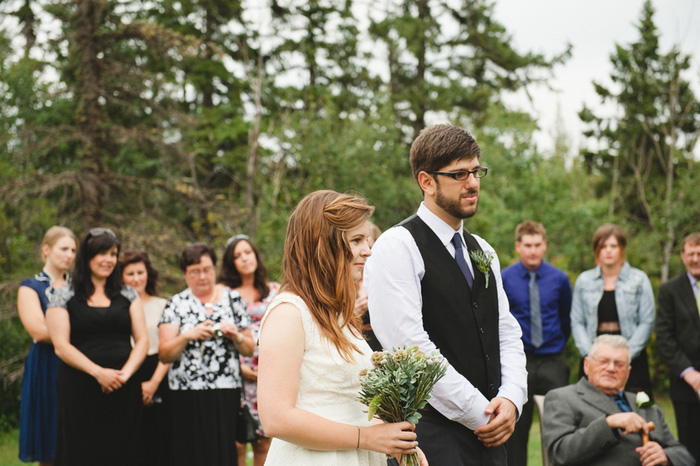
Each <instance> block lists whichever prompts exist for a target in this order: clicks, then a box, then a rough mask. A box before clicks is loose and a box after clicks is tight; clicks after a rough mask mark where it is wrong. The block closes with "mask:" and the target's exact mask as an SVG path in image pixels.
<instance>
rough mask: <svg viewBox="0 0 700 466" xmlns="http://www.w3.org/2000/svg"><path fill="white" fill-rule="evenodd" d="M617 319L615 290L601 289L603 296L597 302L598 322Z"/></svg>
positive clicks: (616, 320) (615, 320) (618, 319)
mask: <svg viewBox="0 0 700 466" xmlns="http://www.w3.org/2000/svg"><path fill="white" fill-rule="evenodd" d="M619 321H620V318H619V317H618V316H617V304H615V290H611V291H607V290H606V291H603V297H602V298H600V302H599V303H598V323H601V322H619Z"/></svg>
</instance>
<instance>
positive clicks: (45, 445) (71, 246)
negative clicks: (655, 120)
mask: <svg viewBox="0 0 700 466" xmlns="http://www.w3.org/2000/svg"><path fill="white" fill-rule="evenodd" d="M77 244H78V239H77V238H76V237H75V235H74V234H73V232H72V231H70V230H69V229H68V228H65V227H59V226H55V227H51V228H49V230H48V231H47V232H46V234H45V235H44V240H43V241H42V243H41V258H42V260H43V262H44V268H43V270H42V271H41V272H39V273H38V274H36V275H35V276H34V278H28V279H26V280H24V281H23V282H22V283H21V284H20V285H19V290H18V292H17V312H18V313H19V318H20V320H21V321H22V325H24V328H25V329H26V330H27V333H29V335H30V336H31V337H32V340H34V344H33V345H32V347H31V348H30V349H29V355H28V356H27V361H26V362H25V365H24V378H23V379H22V401H21V405H20V406H21V407H20V427H19V459H20V460H22V461H24V462H26V463H32V462H36V461H38V462H39V464H40V465H41V466H46V465H50V464H52V462H53V458H54V453H55V451H56V413H57V402H56V370H57V369H58V358H57V357H56V355H55V354H54V350H53V345H52V344H51V339H50V338H49V332H48V330H47V328H46V319H45V314H46V306H47V304H48V301H49V297H50V296H51V295H52V294H53V292H54V290H55V289H57V288H60V287H62V286H64V285H66V283H67V282H68V269H69V268H70V266H71V264H73V259H75V250H76V248H77Z"/></svg>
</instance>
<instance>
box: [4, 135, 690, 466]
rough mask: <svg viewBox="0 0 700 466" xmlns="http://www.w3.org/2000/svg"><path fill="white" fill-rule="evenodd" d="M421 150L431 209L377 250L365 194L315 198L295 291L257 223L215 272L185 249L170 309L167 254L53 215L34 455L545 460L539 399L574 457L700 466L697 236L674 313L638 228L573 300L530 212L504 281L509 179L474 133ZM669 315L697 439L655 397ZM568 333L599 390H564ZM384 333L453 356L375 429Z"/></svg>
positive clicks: (70, 461) (31, 387) (685, 254)
mask: <svg viewBox="0 0 700 466" xmlns="http://www.w3.org/2000/svg"><path fill="white" fill-rule="evenodd" d="M410 162H411V167H412V170H413V172H414V175H415V178H416V181H417V183H418V185H419V187H420V189H421V191H422V193H423V202H422V203H421V204H420V206H419V207H418V209H417V213H416V214H415V215H413V216H411V217H409V218H407V219H406V220H404V221H403V222H401V223H400V224H399V225H396V226H394V227H392V228H390V229H389V230H387V231H386V232H385V233H384V234H383V235H382V236H381V238H380V239H379V241H378V242H377V244H376V247H374V249H371V248H372V247H373V243H374V241H375V240H377V238H378V237H379V235H380V234H381V232H380V231H379V229H378V228H377V227H376V226H374V225H373V224H372V223H371V222H370V221H369V218H370V216H371V215H372V213H373V211H374V208H373V207H371V206H370V205H369V204H368V203H367V201H366V200H365V199H364V198H362V197H360V196H359V195H355V194H340V193H337V192H334V191H328V190H325V191H317V192H314V193H311V194H309V195H307V196H306V197H304V198H303V199H302V201H301V202H300V203H299V205H298V206H297V207H296V209H295V210H294V212H293V213H292V215H291V217H290V220H289V225H288V227H287V235H286V239H285V244H284V262H283V270H284V280H283V282H282V285H281V286H280V285H279V284H277V283H275V282H274V281H270V280H269V279H268V276H267V269H266V267H265V263H264V261H263V258H262V255H261V253H260V251H259V250H258V248H257V247H256V245H255V242H254V241H253V240H252V239H251V238H249V237H248V236H246V235H241V234H238V235H235V236H232V237H231V238H230V239H229V240H228V241H227V242H226V245H225V248H224V251H223V256H222V261H221V264H220V273H219V275H218V277H217V254H216V252H215V250H214V248H213V247H212V246H210V245H209V244H207V243H201V242H199V243H194V244H191V245H189V246H187V247H186V248H185V249H184V250H183V251H182V252H181V254H180V258H179V266H180V271H181V272H182V279H183V281H184V283H185V284H186V288H185V289H184V290H183V291H181V292H179V293H177V294H175V295H174V296H172V297H170V298H169V299H167V300H166V299H164V298H162V297H160V296H159V295H158V278H159V274H158V272H157V270H156V269H155V268H154V267H153V264H152V263H151V259H150V257H149V255H148V254H147V252H145V251H140V250H136V249H127V250H125V251H123V252H122V253H121V255H120V250H121V243H120V241H119V238H118V237H117V235H116V234H115V232H114V231H113V230H111V229H109V228H102V227H96V228H91V229H90V230H88V232H87V233H86V234H85V235H84V236H83V239H82V241H80V243H79V244H78V239H77V237H76V235H74V234H73V233H72V232H71V231H70V230H69V229H67V228H65V227H62V226H54V227H51V228H50V229H49V230H48V231H47V232H46V234H45V235H44V238H43V240H42V241H41V245H40V251H41V261H42V263H43V268H42V270H41V272H39V273H38V274H36V275H35V276H34V277H33V278H29V279H26V280H24V281H22V282H21V284H20V285H19V289H18V294H17V310H18V315H19V317H20V320H21V322H22V325H23V326H24V328H25V329H26V331H27V333H28V334H29V336H30V337H31V338H32V340H33V344H32V346H31V348H30V350H29V353H28V356H27V360H26V363H25V370H24V377H23V381H22V392H21V393H22V397H21V407H20V430H19V458H20V460H22V461H23V462H39V464H40V465H41V466H48V465H56V466H62V465H69V466H88V465H89V466H92V465H95V464H100V465H106V466H110V465H114V466H122V465H134V466H141V465H143V466H153V465H174V466H180V465H182V466H185V465H187V466H230V465H232V464H238V465H239V466H245V465H247V464H248V458H247V455H246V452H247V448H248V444H250V445H251V448H252V455H253V464H254V466H262V465H263V464H268V465H273V464H279V465H294V464H298V465H305V466H307V465H312V464H342V465H351V466H379V465H383V464H386V463H387V460H386V458H385V455H384V454H388V455H390V456H393V457H395V459H391V460H389V463H390V464H391V462H392V461H395V460H399V459H400V458H401V455H402V454H406V453H413V452H416V451H417V452H418V453H419V455H420V463H421V465H422V466H427V465H428V464H431V465H433V466H435V465H438V466H441V465H449V466H454V465H474V464H476V465H484V466H486V465H488V466H492V465H498V466H505V465H506V464H508V465H511V466H512V465H516V464H518V465H526V464H527V442H528V431H529V429H530V424H531V422H532V417H533V403H532V401H531V400H530V401H528V399H531V398H533V397H534V396H535V395H546V398H545V400H546V401H545V403H544V410H543V412H540V413H539V414H540V417H541V418H542V419H543V420H544V423H543V436H542V438H543V442H544V444H543V446H544V448H545V449H546V451H547V452H548V453H549V455H550V458H549V459H550V460H552V461H553V462H554V464H622V465H626V464H642V465H643V466H654V465H665V464H673V465H674V466H680V465H692V464H695V460H694V459H693V456H694V457H695V459H698V458H700V442H698V440H699V439H700V437H699V436H700V421H699V419H700V312H699V310H700V232H696V233H691V234H690V235H688V236H687V237H686V238H685V239H684V240H683V242H682V244H681V250H680V257H681V260H682V262H683V265H684V267H685V271H684V273H681V274H680V275H679V276H677V277H675V278H673V279H671V280H669V281H668V282H666V283H664V284H662V285H661V287H660V290H659V296H658V316H655V302H654V294H653V290H652V286H651V282H650V280H649V278H648V276H647V274H646V273H644V272H643V271H642V270H640V269H638V268H634V267H632V266H631V265H630V264H629V262H628V261H627V260H626V248H627V236H626V235H625V233H624V232H623V230H622V228H620V226H618V225H615V224H610V223H608V224H604V225H602V226H600V227H599V228H598V229H597V230H596V231H595V233H594V234H593V240H592V250H593V253H594V257H593V259H595V263H596V266H595V267H594V268H592V269H589V270H585V271H582V272H581V273H580V274H579V275H578V277H577V278H576V280H575V284H574V286H573V292H572V287H571V284H570V280H569V278H568V277H569V276H568V275H567V274H566V273H564V272H563V271H561V270H559V269H558V268H556V267H555V266H554V265H552V264H550V263H548V262H547V261H546V260H545V255H546V253H547V251H548V243H547V235H546V231H545V228H544V225H542V224H540V223H537V222H532V221H525V222H522V223H521V224H520V225H518V227H517V229H516V241H515V251H516V253H517V254H518V256H519V261H518V262H517V263H514V264H513V265H511V266H509V267H506V268H505V269H504V270H503V272H502V273H501V272H500V263H499V260H498V258H497V256H496V252H495V251H494V249H493V248H492V247H491V246H490V245H489V244H488V243H487V242H486V241H484V240H483V239H482V238H481V237H479V236H477V235H474V234H473V233H471V232H469V231H468V229H467V224H468V220H469V219H470V218H471V217H472V216H473V215H475V214H476V212H477V205H478V201H479V196H480V189H481V184H482V178H484V177H485V176H486V175H487V173H490V172H489V170H488V168H486V167H485V166H483V165H482V157H481V149H480V148H479V146H478V144H477V143H476V141H475V140H474V138H473V137H472V136H471V135H470V134H469V133H468V132H466V131H465V130H463V129H461V128H456V127H453V126H450V125H436V126H434V127H430V128H427V129H426V130H424V131H423V132H421V134H420V135H419V136H418V138H417V139H416V141H414V143H413V145H412V148H411V154H410ZM487 180H488V179H487ZM370 256H372V258H371V259H369V258H370ZM368 259H369V260H368ZM593 259H591V262H593ZM74 261H75V265H74V268H73V270H72V271H71V266H72V265H73V262H74ZM365 263H366V264H367V266H368V268H367V274H366V275H367V276H365V270H364V269H365ZM569 272H572V271H569ZM655 324H656V332H657V341H658V346H659V355H660V356H661V359H662V362H664V363H666V364H668V366H669V367H670V379H671V384H670V385H671V392H670V394H671V399H672V401H673V406H674V411H675V414H676V422H677V426H678V433H679V440H680V443H679V442H678V441H676V440H675V439H674V438H673V436H672V435H671V433H670V430H669V429H668V426H667V425H666V423H665V421H664V418H663V413H662V412H661V410H660V409H659V408H657V407H654V408H653V409H647V408H646V405H644V403H645V401H644V400H645V399H646V398H649V402H653V393H652V382H651V377H650V370H649V356H648V352H647V345H648V343H649V340H650V337H651V335H652V332H653V330H654V325H655ZM373 331H375V332H376V335H375V334H374V333H373ZM569 336H572V337H573V342H574V344H575V346H576V348H577V349H578V351H579V353H580V356H581V364H580V368H579V377H578V378H579V381H578V382H577V383H576V384H575V385H570V386H566V385H567V383H568V381H569V373H570V370H571V369H575V368H572V367H569V366H567V364H566V361H565V360H564V358H563V353H564V349H565V346H566V343H567V340H568V339H569ZM258 341H259V343H260V347H259V349H258V346H257V344H258ZM368 343H369V344H368ZM382 345H384V347H386V348H387V349H392V348H397V347H399V346H404V345H416V346H418V347H419V348H420V349H421V350H422V351H423V352H425V353H428V352H430V351H432V350H434V349H438V350H440V351H441V352H442V353H443V354H444V355H445V356H446V357H447V359H448V361H449V364H450V365H449V366H448V371H447V375H446V376H445V378H444V379H443V380H442V381H439V382H438V383H437V384H436V385H435V391H434V392H433V393H432V396H431V397H430V399H429V400H428V405H427V406H425V407H424V408H422V409H421V411H420V413H421V415H422V418H421V422H420V423H419V424H418V425H417V426H416V425H414V424H412V423H409V422H400V423H390V424H384V423H375V424H372V423H370V422H368V421H367V415H366V411H363V409H365V408H364V407H363V406H362V405H361V404H359V402H358V401H357V395H358V392H359V377H358V374H359V372H360V370H361V369H363V368H369V367H370V366H371V362H370V354H371V350H372V349H375V350H381V348H382ZM258 377H259V379H258ZM649 420H653V421H654V423H655V426H656V431H655V432H654V431H653V429H654V426H650V425H649V424H648V423H647V421H649ZM516 421H517V422H516ZM417 442H421V449H417ZM686 447H687V449H686ZM424 452H425V454H424ZM382 453H384V454H382Z"/></svg>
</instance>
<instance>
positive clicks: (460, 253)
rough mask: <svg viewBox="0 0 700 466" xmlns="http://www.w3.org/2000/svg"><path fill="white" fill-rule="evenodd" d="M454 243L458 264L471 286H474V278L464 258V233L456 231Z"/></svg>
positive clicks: (453, 238)
mask: <svg viewBox="0 0 700 466" xmlns="http://www.w3.org/2000/svg"><path fill="white" fill-rule="evenodd" d="M452 244H453V245H454V247H455V260H456V261H457V265H458V266H459V268H460V269H461V270H462V274H464V278H466V279H467V283H468V284H469V288H472V284H473V283H474V278H473V277H472V272H471V270H469V266H468V265H467V261H465V260H464V248H463V247H462V235H460V234H459V233H455V235H454V236H453V237H452Z"/></svg>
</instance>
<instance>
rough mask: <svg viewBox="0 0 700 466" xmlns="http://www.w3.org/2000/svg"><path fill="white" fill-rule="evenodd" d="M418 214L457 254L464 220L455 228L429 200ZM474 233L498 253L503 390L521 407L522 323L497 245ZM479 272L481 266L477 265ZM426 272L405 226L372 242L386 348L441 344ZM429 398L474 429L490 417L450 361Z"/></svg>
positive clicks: (374, 298)
mask: <svg viewBox="0 0 700 466" xmlns="http://www.w3.org/2000/svg"><path fill="white" fill-rule="evenodd" d="M418 216H419V217H420V218H421V220H423V221H424V222H425V223H426V224H427V225H428V227H429V228H430V229H431V230H432V231H433V232H434V233H435V234H436V235H437V236H438V238H439V239H440V241H442V244H444V245H445V247H446V248H447V250H448V251H449V252H450V254H451V255H452V257H454V255H455V248H454V245H453V244H452V237H453V236H454V234H455V233H460V232H461V231H462V225H461V224H460V228H459V229H458V230H456V231H455V230H453V229H452V227H451V226H449V225H448V224H447V223H445V222H444V221H442V220H441V219H440V218H439V217H438V216H437V215H435V214H434V213H433V212H431V211H430V210H429V209H428V208H427V207H426V206H425V204H424V203H421V205H420V207H419V208H418ZM460 236H461V235H460ZM474 238H475V239H476V241H477V242H478V243H479V245H480V246H481V248H482V249H483V250H484V252H485V253H487V254H488V253H494V260H493V262H491V270H492V271H493V275H494V277H495V278H496V283H495V286H496V287H497V291H498V309H497V310H496V309H494V312H498V313H499V318H498V335H499V342H500V356H501V386H500V387H499V390H498V396H500V397H504V398H507V399H509V400H510V401H512V402H513V404H514V405H515V407H516V408H517V410H518V413H520V412H521V411H522V406H523V404H524V403H525V402H526V401H527V370H526V369H525V353H524V351H523V344H522V340H521V329H520V325H518V322H517V320H515V318H514V317H513V315H512V314H511V313H510V310H509V308H508V297H507V296H506V293H505V291H504V290H503V282H502V280H501V271H500V265H499V262H498V257H497V256H496V255H495V251H494V249H493V248H492V247H491V246H490V245H489V244H488V243H487V242H486V241H484V240H483V239H481V238H480V237H478V236H476V235H474ZM462 241H463V242H464V239H463V238H462ZM463 246H464V254H465V260H466V262H467V264H468V265H469V268H470V269H471V268H472V264H471V260H470V258H469V255H468V252H467V245H466V244H463ZM476 273H482V272H481V271H478V270H477V271H476ZM424 274H425V265H424V263H423V258H422V256H421V254H420V251H419V250H418V245H417V244H416V242H415V240H414V239H413V236H411V233H410V232H409V231H408V230H407V229H406V228H403V227H394V228H391V229H389V230H387V231H386V232H384V233H383V234H382V235H381V236H380V237H379V239H378V240H377V242H376V243H375V244H374V246H373V247H372V255H371V257H370V258H369V259H368V261H367V264H366V266H365V272H364V285H365V289H366V290H367V295H368V298H369V313H370V320H371V322H372V329H373V330H374V333H375V335H376V336H377V338H378V339H379V341H380V342H381V344H382V346H383V347H384V348H397V347H399V346H404V345H406V346H414V345H417V346H418V347H419V348H420V349H421V350H422V351H423V352H425V353H429V352H430V351H432V350H434V349H435V348H436V346H435V344H434V343H433V342H432V341H431V340H430V338H429V336H428V333H427V332H426V331H425V329H424V328H423V311H422V309H423V300H422V295H421V280H422V279H423V275H424ZM472 274H474V270H473V269H472ZM448 362H449V361H448ZM428 403H430V404H431V405H432V406H433V407H434V408H435V409H436V410H438V411H439V412H440V413H441V414H442V415H443V416H445V417H446V418H448V419H450V420H452V421H455V422H459V423H460V424H463V425H464V426H466V427H467V428H469V429H472V430H474V429H476V428H477V427H480V426H483V425H485V424H487V423H488V420H489V416H488V415H487V414H486V413H484V409H485V408H486V405H487V404H488V403H489V400H487V399H486V397H485V396H484V395H483V394H482V393H481V392H480V391H479V390H478V389H477V388H475V387H474V386H473V385H472V384H471V382H469V380H467V379H466V378H465V377H464V376H462V375H461V374H460V373H459V372H457V370H455V369H454V368H453V367H452V366H451V365H450V366H449V367H448V369H447V373H446V374H445V376H444V377H443V378H442V379H441V380H440V381H439V382H438V383H437V384H436V385H435V388H434V389H433V391H432V393H431V397H430V400H428Z"/></svg>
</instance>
